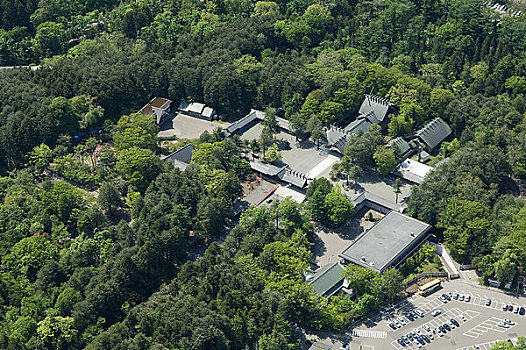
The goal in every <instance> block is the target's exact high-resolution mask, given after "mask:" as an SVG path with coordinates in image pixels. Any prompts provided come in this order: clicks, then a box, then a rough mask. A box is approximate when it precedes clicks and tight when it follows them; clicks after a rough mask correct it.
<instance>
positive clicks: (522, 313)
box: [519, 307, 526, 316]
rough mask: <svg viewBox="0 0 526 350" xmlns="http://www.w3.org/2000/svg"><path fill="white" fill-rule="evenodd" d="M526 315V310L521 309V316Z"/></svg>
mask: <svg viewBox="0 0 526 350" xmlns="http://www.w3.org/2000/svg"><path fill="white" fill-rule="evenodd" d="M525 313H526V310H524V308H523V307H521V308H520V309H519V315H522V316H524V314H525Z"/></svg>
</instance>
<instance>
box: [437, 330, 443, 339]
mask: <svg viewBox="0 0 526 350" xmlns="http://www.w3.org/2000/svg"><path fill="white" fill-rule="evenodd" d="M437 333H438V336H439V337H443V336H444V333H442V331H441V330H440V329H439V330H438V331H437Z"/></svg>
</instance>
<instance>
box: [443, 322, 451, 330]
mask: <svg viewBox="0 0 526 350" xmlns="http://www.w3.org/2000/svg"><path fill="white" fill-rule="evenodd" d="M443 326H444V328H445V329H447V331H448V332H449V331H451V327H449V325H448V324H447V323H444V325H443Z"/></svg>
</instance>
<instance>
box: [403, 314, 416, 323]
mask: <svg viewBox="0 0 526 350" xmlns="http://www.w3.org/2000/svg"><path fill="white" fill-rule="evenodd" d="M405 317H407V319H408V320H409V321H411V322H413V321H414V320H415V317H414V316H413V314H406V315H405Z"/></svg>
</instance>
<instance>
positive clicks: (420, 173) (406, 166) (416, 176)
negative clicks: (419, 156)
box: [394, 159, 433, 184]
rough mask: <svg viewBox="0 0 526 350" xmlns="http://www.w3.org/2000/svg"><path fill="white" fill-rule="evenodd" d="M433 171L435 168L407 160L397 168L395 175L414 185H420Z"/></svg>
mask: <svg viewBox="0 0 526 350" xmlns="http://www.w3.org/2000/svg"><path fill="white" fill-rule="evenodd" d="M432 170H433V168H432V167H430V166H429V165H425V164H424V163H420V162H417V161H416V160H413V159H406V160H404V161H403V162H402V163H400V164H399V165H398V166H397V167H396V170H395V171H394V174H395V175H397V176H399V177H401V178H403V179H406V180H408V181H411V182H413V183H416V184H420V183H422V181H424V179H425V177H426V176H427V174H429V172H430V171H432Z"/></svg>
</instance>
